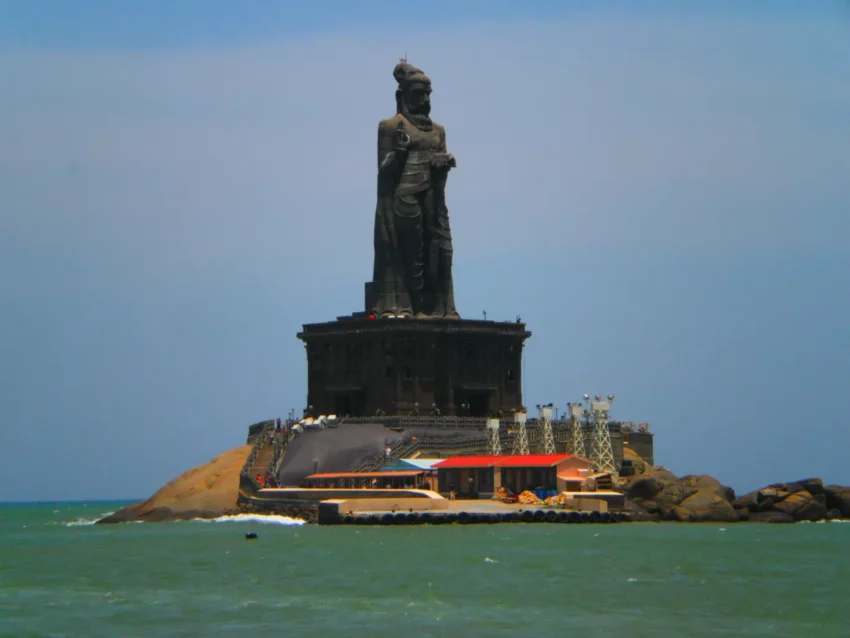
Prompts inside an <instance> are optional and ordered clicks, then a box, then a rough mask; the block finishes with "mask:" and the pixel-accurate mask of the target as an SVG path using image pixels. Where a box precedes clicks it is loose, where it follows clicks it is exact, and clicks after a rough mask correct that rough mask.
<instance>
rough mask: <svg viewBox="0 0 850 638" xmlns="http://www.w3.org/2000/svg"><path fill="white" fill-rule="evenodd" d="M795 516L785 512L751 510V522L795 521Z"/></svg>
mask: <svg viewBox="0 0 850 638" xmlns="http://www.w3.org/2000/svg"><path fill="white" fill-rule="evenodd" d="M793 522H794V518H793V517H792V516H791V515H790V514H786V513H785V512H750V523H793Z"/></svg>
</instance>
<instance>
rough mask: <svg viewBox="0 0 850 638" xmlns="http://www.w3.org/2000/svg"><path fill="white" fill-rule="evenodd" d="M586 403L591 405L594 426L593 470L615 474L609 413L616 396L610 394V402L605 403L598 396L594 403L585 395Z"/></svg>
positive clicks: (591, 418) (591, 453)
mask: <svg viewBox="0 0 850 638" xmlns="http://www.w3.org/2000/svg"><path fill="white" fill-rule="evenodd" d="M584 396H585V402H586V403H590V415H589V416H590V420H591V423H592V425H593V439H592V443H591V449H590V461H591V463H592V467H593V470H594V471H596V472H600V473H607V472H610V473H611V474H615V473H616V472H617V468H616V466H615V465H614V451H613V449H612V448H611V432H610V431H609V430H608V412H610V410H611V404H612V403H613V402H614V395H613V394H609V395H608V400H607V401H603V400H602V397H600V396H599V395H598V394H597V395H596V396H595V397H594V400H593V401H590V398H589V397H588V396H587V395H586V394H585V395H584Z"/></svg>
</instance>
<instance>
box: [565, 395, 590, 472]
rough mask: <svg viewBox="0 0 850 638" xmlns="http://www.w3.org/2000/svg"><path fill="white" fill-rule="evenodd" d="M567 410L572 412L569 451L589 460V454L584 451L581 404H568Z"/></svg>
mask: <svg viewBox="0 0 850 638" xmlns="http://www.w3.org/2000/svg"><path fill="white" fill-rule="evenodd" d="M567 408H568V409H569V411H570V449H569V451H570V452H572V453H573V454H575V455H576V456H580V457H582V458H585V459H586V458H587V452H585V450H584V431H583V430H582V427H581V420H582V409H581V404H580V403H567Z"/></svg>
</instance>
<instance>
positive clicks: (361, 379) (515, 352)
mask: <svg viewBox="0 0 850 638" xmlns="http://www.w3.org/2000/svg"><path fill="white" fill-rule="evenodd" d="M530 336H531V333H530V332H528V331H527V330H526V328H525V324H523V323H518V322H517V323H509V322H504V323H499V322H495V321H477V320H468V319H413V318H408V319H373V318H370V317H369V315H363V314H357V315H353V316H351V317H340V318H339V319H337V320H336V321H330V322H327V323H317V324H306V325H305V326H304V329H303V331H302V332H300V333H298V338H299V339H301V340H302V341H304V343H305V346H306V349H307V368H308V378H307V379H308V380H307V404H308V406H312V408H311V409H310V412H311V413H312V415H313V416H317V415H319V414H336V415H338V416H346V415H348V416H375V415H383V414H385V415H407V414H416V413H418V414H432V413H435V412H438V413H439V414H442V415H451V416H454V415H456V416H491V415H496V414H498V413H500V412H501V413H502V414H508V413H510V412H511V411H513V410H520V409H522V405H523V404H522V348H523V342H524V341H525V340H526V339H527V338H528V337H530Z"/></svg>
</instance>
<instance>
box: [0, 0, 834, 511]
mask: <svg viewBox="0 0 850 638" xmlns="http://www.w3.org/2000/svg"><path fill="white" fill-rule="evenodd" d="M742 4H743V3H734V2H711V3H709V2H703V3H678V2H642V3H626V2H607V3H596V2H571V3H561V2H555V1H553V2H543V1H540V2H526V3H515V2H487V1H468V2H433V3H431V4H430V5H429V7H431V8H430V9H429V11H427V12H423V11H421V10H420V8H418V7H417V5H416V4H413V3H405V2H401V1H398V0H397V1H396V2H392V3H390V2H382V1H375V2H369V3H366V2H342V1H338V2H335V1H330V0H329V1H327V2H323V3H299V4H296V3H266V2H251V1H246V2H241V3H232V2H224V1H218V0H207V1H200V0H197V1H195V0H187V1H185V2H180V3H173V2H166V1H164V0H149V1H148V2H145V3H114V2H108V1H106V0H93V1H91V2H87V3H69V2H61V1H59V0H42V1H40V2H37V3H36V2H33V3H16V2H11V1H5V2H0V13H2V15H3V19H2V20H0V113H2V117H0V300H2V302H0V500H64V499H97V498H100V499H110V498H143V497H147V496H149V495H150V494H152V493H153V492H154V491H155V490H156V489H158V488H159V487H160V486H161V485H162V484H164V483H165V482H166V481H168V480H170V479H171V478H173V477H175V476H177V475H178V474H180V473H181V472H182V471H184V470H186V469H188V468H189V467H192V466H194V465H197V464H199V463H203V462H206V461H208V460H210V459H211V458H213V457H214V456H216V455H217V454H218V453H220V452H222V451H224V450H227V449H230V448H232V447H235V446H237V445H240V444H242V443H244V440H245V436H246V429H247V426H248V425H249V424H251V423H254V422H256V421H259V420H262V419H266V418H275V417H285V416H286V414H287V413H288V411H289V410H290V409H291V408H295V409H296V410H300V409H302V408H303V407H304V405H305V402H306V383H305V376H306V360H305V355H304V348H303V345H302V344H301V342H299V341H298V340H297V339H296V337H295V334H296V332H298V330H299V329H300V328H301V325H302V324H304V323H311V322H320V321H328V320H332V319H334V318H335V317H337V316H340V315H344V314H349V313H350V312H352V311H359V310H361V309H362V304H363V283H364V282H365V281H366V280H368V279H369V278H370V277H371V265H372V258H373V253H372V243H371V242H372V230H373V229H372V224H373V220H374V206H375V178H376V168H375V138H376V128H377V123H378V121H379V120H380V119H383V118H386V117H389V116H391V115H393V114H394V112H395V103H394V91H395V83H394V80H393V77H392V69H393V66H394V65H395V63H396V62H397V60H398V59H399V57H401V56H403V55H405V54H406V55H407V56H408V58H409V60H410V62H411V63H413V64H415V65H416V66H419V67H421V68H422V69H424V70H425V71H426V72H427V73H428V74H429V75H430V76H431V78H432V79H433V82H434V85H433V88H434V93H433V96H432V102H433V110H432V116H433V118H434V119H435V120H436V121H438V122H440V123H441V124H443V125H444V126H445V127H446V129H447V142H448V148H449V150H450V151H451V152H453V153H454V154H455V156H456V158H457V169H456V170H454V171H452V174H451V176H450V179H449V182H448V188H447V199H448V206H449V211H450V216H451V220H452V229H453V236H454V251H455V252H454V254H455V266H454V279H455V294H456V300H457V304H458V309H459V311H460V313H461V314H462V315H463V316H465V317H472V318H477V317H481V316H482V313H483V312H484V311H486V312H487V317H488V318H489V319H496V320H513V319H514V318H515V317H516V315H521V316H522V319H523V321H525V322H526V323H527V325H528V328H529V329H530V330H531V332H532V334H533V336H532V337H531V339H530V340H529V341H528V342H527V347H526V351H525V357H524V396H525V401H526V403H527V404H529V405H530V406H533V405H535V404H538V403H548V402H553V403H555V405H557V406H561V407H562V408H563V406H564V405H565V404H566V402H567V401H574V400H576V399H578V398H579V397H580V396H581V395H582V394H583V393H585V392H589V393H591V394H595V393H601V394H608V393H614V394H615V395H616V397H617V398H616V401H615V403H614V406H613V411H612V418H617V419H623V420H632V421H646V422H649V423H650V424H651V428H652V431H653V432H655V434H656V439H655V444H656V448H655V450H656V462H657V463H660V464H663V465H665V466H666V467H669V468H670V469H672V470H673V471H674V472H676V473H678V474H686V473H687V474H693V473H709V474H712V475H714V476H717V477H718V478H719V479H720V480H722V481H723V482H724V483H727V484H729V485H731V486H733V487H734V488H735V489H736V490H738V491H739V492H743V491H747V490H751V489H755V488H757V487H760V486H762V485H765V484H767V483H770V482H775V481H783V480H794V479H799V478H803V477H806V476H821V477H823V478H824V480H825V481H827V482H830V483H843V484H850V470H848V465H847V463H846V458H847V451H848V446H850V434H848V432H850V429H848V427H847V426H848V423H847V417H846V409H845V403H846V394H845V393H846V392H847V391H848V390H847V389H848V387H850V335H848V325H850V296H848V290H850V285H848V284H850V250H848V245H847V244H848V238H850V221H848V218H850V216H848V204H850V179H848V175H850V153H848V152H847V149H848V148H850V127H848V126H847V114H848V113H850V84H848V82H847V78H848V77H850V8H848V4H847V3H844V2H819V3H799V2H785V1H776V2H770V3H766V2H765V3H746V4H743V6H742ZM842 397H844V398H842Z"/></svg>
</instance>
